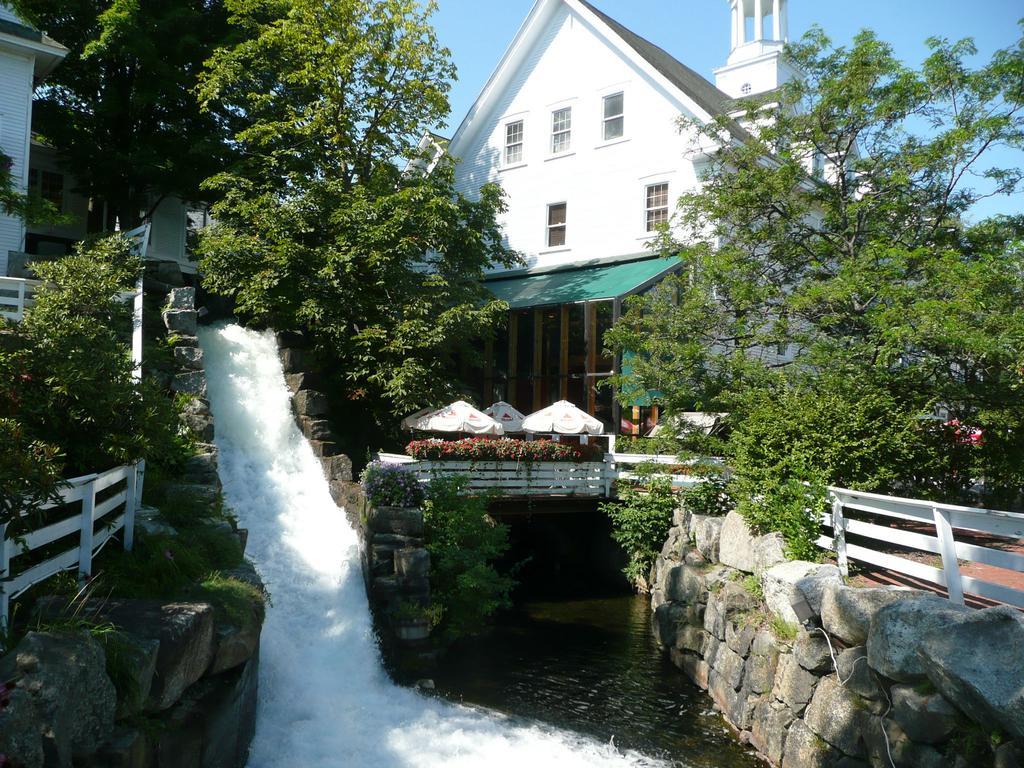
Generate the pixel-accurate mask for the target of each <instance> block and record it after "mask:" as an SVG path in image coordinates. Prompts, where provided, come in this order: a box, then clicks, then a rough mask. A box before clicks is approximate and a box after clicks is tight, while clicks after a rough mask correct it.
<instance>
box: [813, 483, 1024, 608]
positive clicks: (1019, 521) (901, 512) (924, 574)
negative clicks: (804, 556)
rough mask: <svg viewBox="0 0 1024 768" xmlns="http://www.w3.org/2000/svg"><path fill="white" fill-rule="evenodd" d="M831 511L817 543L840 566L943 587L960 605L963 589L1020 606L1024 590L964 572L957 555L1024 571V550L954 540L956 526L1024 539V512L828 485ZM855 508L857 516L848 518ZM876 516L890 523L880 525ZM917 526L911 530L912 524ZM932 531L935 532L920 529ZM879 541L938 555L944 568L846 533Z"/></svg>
mask: <svg viewBox="0 0 1024 768" xmlns="http://www.w3.org/2000/svg"><path fill="white" fill-rule="evenodd" d="M828 492H829V497H830V499H831V502H832V512H831V514H825V515H823V517H822V524H823V525H824V526H826V527H829V528H831V529H832V536H824V535H823V536H821V537H820V538H819V539H818V545H819V546H821V547H823V548H824V549H829V550H832V551H833V552H835V553H836V557H837V560H838V563H839V568H840V569H841V570H842V572H843V573H844V575H845V574H848V572H849V561H850V560H858V561H860V562H863V563H868V564H871V565H875V566H878V567H881V568H885V569H888V570H890V571H895V572H897V573H902V574H905V575H907V576H911V577H913V578H915V579H920V580H922V581H926V582H929V583H931V584H937V585H939V586H943V587H945V588H946V590H947V591H948V593H949V599H950V600H951V601H952V602H955V603H959V604H963V602H964V593H965V592H967V593H969V594H972V595H976V596H978V597H983V598H987V599H989V600H995V601H998V602H1000V603H1007V604H1009V605H1014V606H1016V607H1018V608H1024V591H1022V590H1020V589H1014V588H1013V587H1010V586H1006V585H1004V584H998V583H996V582H993V581H989V580H986V579H983V578H979V577H974V576H967V575H965V574H963V573H961V571H960V562H959V561H961V560H964V561H970V562H975V563H983V564H986V565H990V566H994V567H996V568H1002V569H1005V570H1008V571H1013V572H1017V573H1021V572H1024V555H1022V554H1019V553H1017V552H1008V551H1003V550H1001V549H995V548H993V547H986V546H981V545H979V544H971V543H968V542H965V541H957V540H956V531H966V532H971V533H975V534H977V533H981V534H987V535H989V536H994V537H997V538H998V539H1005V540H1008V541H1011V542H1017V541H1020V540H1021V539H1024V514H1019V513H1015V512H1004V511H1000V510H995V509H978V508H974V507H961V506H957V505H954V504H940V503H937V502H933V501H924V500H920V499H904V498H899V497H896V496H883V495H880V494H875V493H864V492H861V491H851V490H848V489H846V488H831V487H830V488H829V489H828ZM850 513H854V514H856V515H857V517H851V516H850ZM870 516H876V518H877V517H880V518H883V519H884V521H890V522H892V526H890V525H880V524H879V522H881V521H878V520H877V519H875V520H874V521H872V520H871V519H859V518H864V517H870ZM915 528H916V529H918V530H914V529H915ZM922 528H923V529H924V530H926V531H927V530H931V531H934V535H929V533H922V532H921V529H922ZM848 534H850V535H853V536H858V537H861V538H863V539H869V540H871V541H872V542H882V543H884V544H888V545H889V547H890V548H891V547H894V546H895V547H902V548H908V549H912V550H917V551H920V552H927V553H930V554H932V555H939V556H940V557H941V560H942V567H941V568H936V567H935V566H934V565H929V564H928V563H922V562H918V561H916V560H911V559H909V558H907V557H900V556H899V555H897V554H892V553H890V552H882V551H879V550H878V549H875V548H872V547H869V546H866V545H864V544H856V543H850V542H848V541H847V540H846V539H847V535H848Z"/></svg>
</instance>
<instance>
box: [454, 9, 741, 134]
mask: <svg viewBox="0 0 1024 768" xmlns="http://www.w3.org/2000/svg"><path fill="white" fill-rule="evenodd" d="M559 4H564V5H567V6H568V7H569V8H570V9H572V10H574V11H576V12H577V13H579V14H581V15H583V16H584V17H589V20H590V21H591V23H593V24H594V25H595V26H597V27H599V28H602V27H603V28H605V29H607V30H608V31H609V32H610V33H611V35H609V38H610V42H611V43H612V44H613V45H616V46H617V47H620V48H622V49H624V52H625V54H626V55H628V56H629V57H631V58H633V59H634V62H635V64H636V65H637V66H639V67H641V69H646V70H647V71H648V73H649V74H650V75H651V76H652V77H654V79H655V80H656V81H661V82H663V83H665V84H666V85H667V86H668V87H670V88H671V89H673V90H675V91H676V92H677V93H678V94H680V95H681V96H682V97H683V99H684V101H688V102H690V103H692V104H693V105H694V106H695V107H696V108H697V109H698V110H699V111H702V112H704V113H706V114H707V115H709V116H710V117H712V118H716V117H726V118H727V117H728V115H729V111H730V108H732V109H735V106H734V105H732V100H731V99H730V98H729V96H728V95H726V94H725V93H724V92H722V91H720V90H718V88H716V87H715V86H714V85H713V84H712V83H711V82H709V81H708V80H707V78H705V77H703V76H702V75H700V74H699V73H698V72H696V71H694V70H693V69H690V67H688V66H686V65H685V64H683V63H682V62H680V61H679V60H677V59H676V58H675V57H673V56H672V55H671V54H669V53H667V52H666V51H665V50H664V49H662V48H659V47H658V46H656V45H654V43H651V42H650V41H648V40H645V39H644V38H642V37H640V36H639V35H637V34H636V33H635V32H632V31H631V30H629V29H627V28H626V27H624V26H622V24H620V23H619V22H617V21H615V19H613V18H611V17H610V16H608V15H607V14H605V13H604V12H602V11H600V10H598V9H597V8H595V7H594V6H593V5H592V4H591V3H590V2H587V0H537V2H536V3H535V4H534V6H533V8H531V10H530V13H529V14H528V15H527V17H526V20H525V21H524V22H523V25H522V27H521V28H520V29H519V31H518V32H517V33H516V36H515V38H513V40H512V42H511V44H510V45H509V47H508V49H507V50H506V51H505V54H504V56H502V59H501V61H500V62H499V63H498V66H497V67H496V68H495V70H494V72H493V73H492V74H491V77H490V78H489V79H488V81H487V84H486V85H485V86H484V88H483V90H482V91H481V93H480V95H479V96H478V97H477V99H476V101H475V102H474V104H473V106H472V107H471V108H470V110H469V112H468V113H467V115H466V117H465V119H464V120H463V121H462V124H461V125H460V126H459V128H458V130H457V131H456V132H455V135H454V137H453V138H452V144H461V141H462V139H463V138H464V135H465V134H466V133H470V134H472V133H473V131H474V130H475V128H474V126H473V123H474V122H475V120H476V118H477V116H478V115H480V114H481V112H486V111H487V105H488V103H489V102H491V101H492V100H493V98H494V95H495V90H496V88H497V86H498V84H499V83H500V82H501V80H502V77H503V74H504V73H505V71H506V70H507V68H508V67H510V66H512V65H513V64H514V62H515V60H516V58H517V56H519V55H520V54H521V53H522V51H523V49H524V47H525V46H527V44H528V40H529V39H531V38H532V37H533V35H534V34H535V33H536V32H537V29H538V27H539V26H541V25H542V22H543V21H544V20H545V19H546V18H550V15H549V12H550V11H551V10H552V9H553V7H554V6H557V5H559ZM615 39H617V40H618V41H620V42H618V43H616V40H615ZM728 126H729V130H730V132H731V133H732V135H733V136H734V137H735V138H738V139H741V140H742V139H745V138H749V134H748V133H747V131H746V130H745V129H744V128H743V127H742V126H740V125H739V123H737V122H735V121H733V120H730V121H729V123H728Z"/></svg>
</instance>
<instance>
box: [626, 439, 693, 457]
mask: <svg viewBox="0 0 1024 768" xmlns="http://www.w3.org/2000/svg"><path fill="white" fill-rule="evenodd" d="M615 450H616V452H618V453H646V454H656V455H660V454H663V453H667V454H671V455H674V456H678V455H679V454H680V453H682V452H683V443H682V441H681V440H679V439H678V438H675V437H672V436H670V435H659V436H658V437H633V436H632V435H619V436H618V437H616V438H615Z"/></svg>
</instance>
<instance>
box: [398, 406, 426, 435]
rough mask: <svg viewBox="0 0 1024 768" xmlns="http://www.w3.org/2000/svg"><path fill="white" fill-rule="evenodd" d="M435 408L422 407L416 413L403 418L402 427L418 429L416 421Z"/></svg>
mask: <svg viewBox="0 0 1024 768" xmlns="http://www.w3.org/2000/svg"><path fill="white" fill-rule="evenodd" d="M433 412H434V409H433V408H420V409H419V410H418V411H416V413H411V414H409V415H408V416H406V417H405V418H404V419H402V429H409V430H412V429H416V422H418V421H419V420H420V419H422V418H423V417H424V416H426V415H427V414H429V413H433Z"/></svg>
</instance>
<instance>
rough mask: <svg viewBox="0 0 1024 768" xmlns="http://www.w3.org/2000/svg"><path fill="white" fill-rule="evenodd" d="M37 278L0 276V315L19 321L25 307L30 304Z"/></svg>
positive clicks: (37, 282) (37, 283)
mask: <svg viewBox="0 0 1024 768" xmlns="http://www.w3.org/2000/svg"><path fill="white" fill-rule="evenodd" d="M38 285H39V281H38V280H24V279H22V278H20V277H0V317H5V318H7V319H8V320H14V321H16V322H17V321H20V320H21V319H22V318H23V317H24V316H25V309H26V307H31V306H32V303H33V302H32V296H33V294H34V293H35V292H36V286H38Z"/></svg>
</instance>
